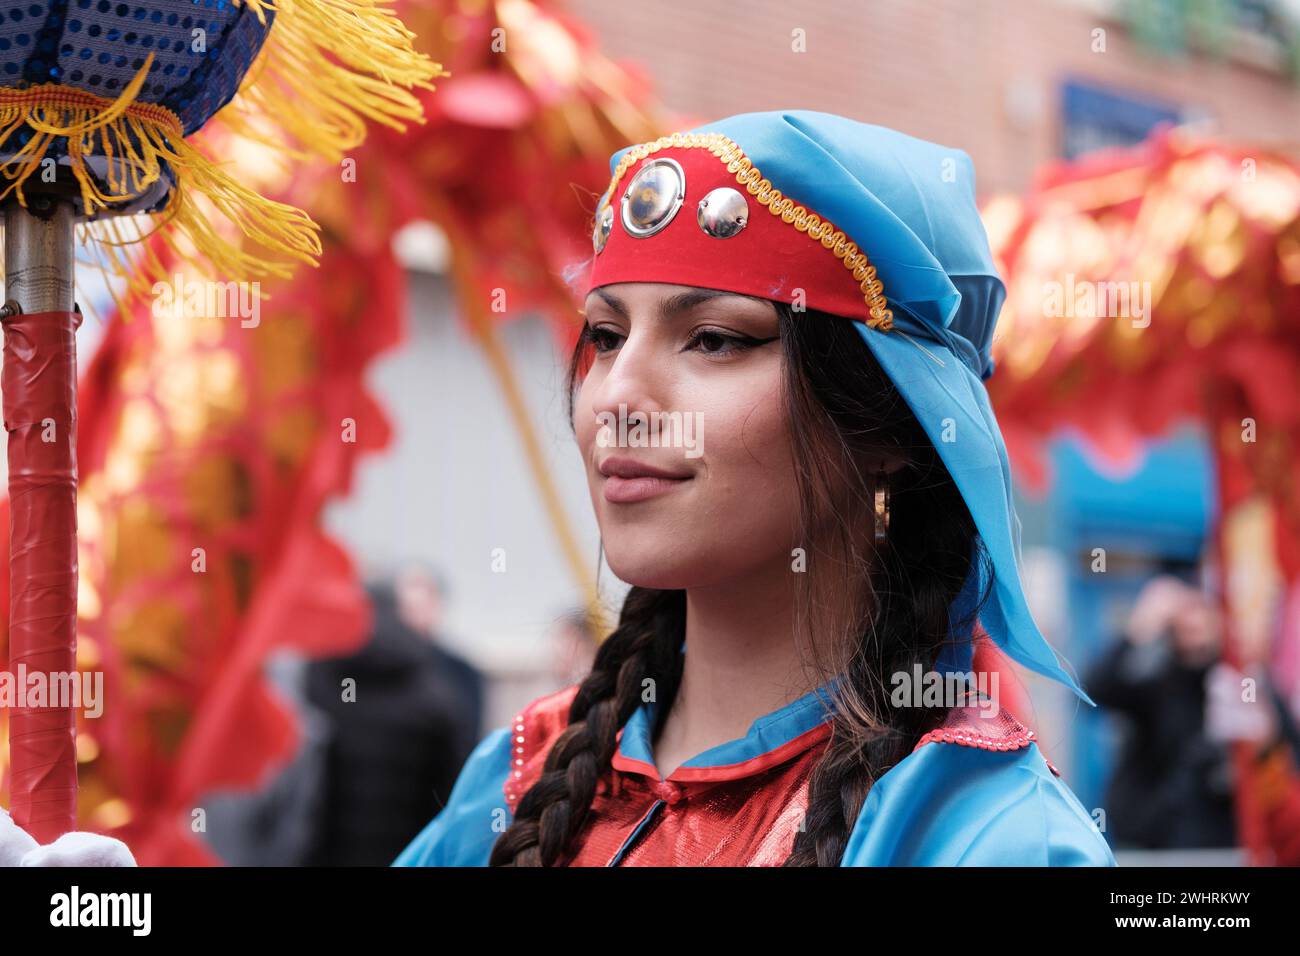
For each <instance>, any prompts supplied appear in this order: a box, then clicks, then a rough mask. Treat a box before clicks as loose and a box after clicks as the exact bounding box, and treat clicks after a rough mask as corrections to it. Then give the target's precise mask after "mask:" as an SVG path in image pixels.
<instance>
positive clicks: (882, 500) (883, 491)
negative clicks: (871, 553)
mask: <svg viewBox="0 0 1300 956" xmlns="http://www.w3.org/2000/svg"><path fill="white" fill-rule="evenodd" d="M888 540H889V476H888V475H886V474H885V466H884V465H881V466H880V474H879V475H877V477H876V546H877V547H880V546H882V545H883V544H885V542H886V541H888Z"/></svg>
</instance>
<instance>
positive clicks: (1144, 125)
mask: <svg viewBox="0 0 1300 956" xmlns="http://www.w3.org/2000/svg"><path fill="white" fill-rule="evenodd" d="M1060 95H1061V129H1060V136H1061V140H1060V144H1059V150H1060V154H1061V156H1063V157H1064V158H1066V159H1074V158H1076V157H1078V156H1082V155H1083V154H1084V153H1089V152H1092V151H1093V150H1095V149H1104V148H1106V147H1108V146H1130V145H1132V144H1134V143H1140V142H1141V141H1142V140H1144V139H1146V138H1147V135H1148V134H1149V133H1150V132H1151V130H1153V129H1155V127H1157V126H1159V125H1160V124H1161V123H1171V124H1174V125H1177V124H1178V123H1181V122H1183V121H1184V119H1185V118H1186V117H1185V116H1184V115H1183V110H1182V108H1181V107H1179V106H1178V105H1177V104H1175V103H1166V102H1161V101H1159V100H1155V99H1152V98H1151V97H1149V96H1147V95H1146V94H1141V93H1134V92H1131V91H1128V90H1121V89H1111V88H1107V87H1103V86H1098V85H1097V84H1095V83H1092V82H1090V81H1088V80H1081V79H1067V80H1065V81H1063V82H1062V83H1061V86H1060Z"/></svg>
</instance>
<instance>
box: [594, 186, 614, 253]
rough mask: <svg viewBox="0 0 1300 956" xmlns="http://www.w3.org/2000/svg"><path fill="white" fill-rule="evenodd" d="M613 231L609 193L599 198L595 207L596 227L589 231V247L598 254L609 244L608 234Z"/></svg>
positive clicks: (612, 212) (612, 213)
mask: <svg viewBox="0 0 1300 956" xmlns="http://www.w3.org/2000/svg"><path fill="white" fill-rule="evenodd" d="M613 229H614V207H613V206H611V205H610V204H609V193H608V192H607V193H605V195H603V196H601V197H600V204H599V205H597V206H596V225H595V227H594V228H593V229H592V230H591V245H592V247H593V248H594V249H595V250H596V253H597V254H599V253H600V251H601V250H602V249H604V248H605V243H607V242H609V234H610V232H611V231H612V230H613Z"/></svg>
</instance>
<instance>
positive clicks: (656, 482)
mask: <svg viewBox="0 0 1300 956" xmlns="http://www.w3.org/2000/svg"><path fill="white" fill-rule="evenodd" d="M597 470H598V471H599V472H600V473H601V474H602V475H604V476H605V484H604V491H605V500H606V501H608V502H611V503H613V504H629V503H631V502H634V501H645V500H646V499H647V498H653V497H655V496H656V495H661V494H664V493H665V492H668V491H672V490H673V489H674V488H676V487H677V486H679V485H681V484H684V483H685V482H687V481H690V480H691V478H692V477H693V476H692V475H690V474H689V473H687V474H682V473H674V472H671V471H666V470H665V469H663V468H655V467H654V466H652V465H647V464H645V463H643V462H639V461H633V460H632V459H630V458H614V457H610V458H606V459H605V460H604V461H602V462H601V463H600V467H599V468H598V469H597Z"/></svg>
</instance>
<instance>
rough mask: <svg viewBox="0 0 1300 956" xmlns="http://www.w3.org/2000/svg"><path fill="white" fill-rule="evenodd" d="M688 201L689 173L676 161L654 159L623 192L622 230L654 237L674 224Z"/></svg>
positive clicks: (638, 236)
mask: <svg viewBox="0 0 1300 956" xmlns="http://www.w3.org/2000/svg"><path fill="white" fill-rule="evenodd" d="M685 199H686V173H685V172H683V171H682V167H681V165H680V164H679V163H678V162H677V161H676V160H675V159H652V160H650V162H648V163H646V164H645V165H644V166H642V167H641V169H640V170H638V171H637V174H636V175H635V176H633V177H632V181H631V182H630V183H628V184H627V191H626V192H625V193H623V216H622V218H623V228H624V230H626V231H627V234H628V235H629V236H634V237H635V238H637V239H644V238H645V237H646V236H653V235H654V234H655V233H656V232H658V231H659V230H660V229H662V228H664V226H666V225H668V224H669V223H670V222H672V221H673V216H675V215H677V210H678V209H680V208H681V207H682V202H683V200H685Z"/></svg>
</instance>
